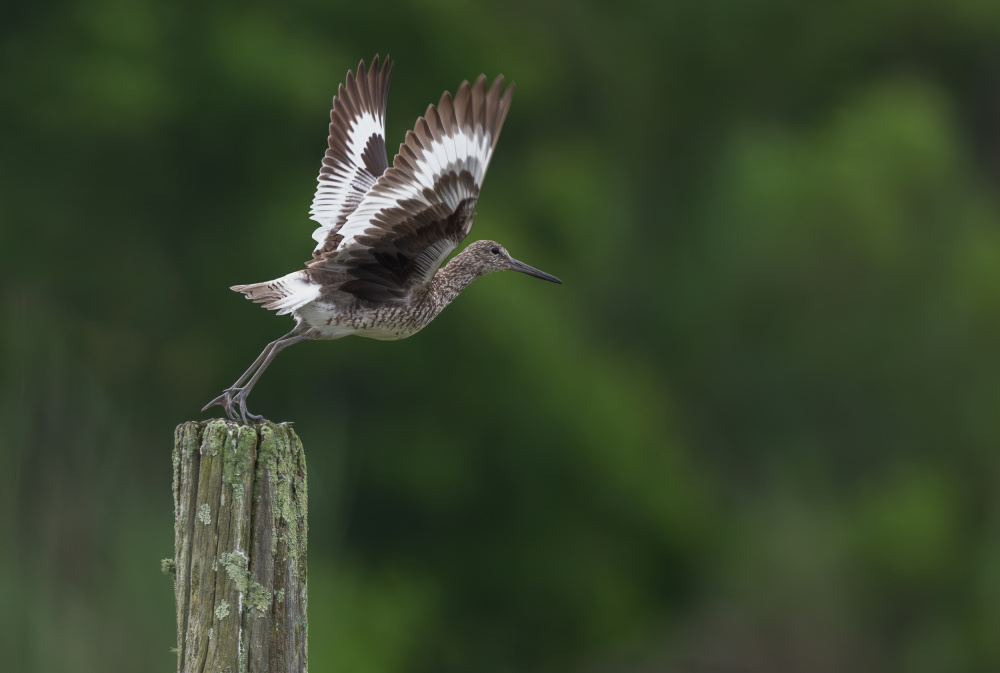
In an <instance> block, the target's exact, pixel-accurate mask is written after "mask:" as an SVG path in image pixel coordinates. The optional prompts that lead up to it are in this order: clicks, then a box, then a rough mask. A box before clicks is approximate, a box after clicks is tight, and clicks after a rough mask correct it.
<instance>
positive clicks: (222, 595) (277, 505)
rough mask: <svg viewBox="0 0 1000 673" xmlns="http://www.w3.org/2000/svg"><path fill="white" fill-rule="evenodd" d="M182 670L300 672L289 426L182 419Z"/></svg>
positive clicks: (301, 605) (298, 530)
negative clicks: (187, 421) (188, 420)
mask: <svg viewBox="0 0 1000 673" xmlns="http://www.w3.org/2000/svg"><path fill="white" fill-rule="evenodd" d="M173 461H174V559H173V563H172V564H171V563H170V562H169V560H168V561H166V562H165V565H166V567H167V569H168V570H170V571H171V573H172V574H173V576H174V593H175V596H176V599H177V670H178V672H179V673H203V672H204V673H207V672H209V671H210V672H211V673H216V672H225V673H279V672H280V673H299V672H302V673H304V672H305V670H306V654H307V645H306V634H307V622H306V533H307V526H306V462H305V454H304V453H303V450H302V443H301V442H300V441H299V438H298V437H297V436H296V435H295V432H294V431H293V430H292V429H291V427H289V426H288V425H287V424H280V425H276V424H274V423H270V422H265V423H262V424H260V425H258V426H256V427H255V426H250V425H239V424H237V423H232V422H229V421H221V420H215V421H207V422H189V423H184V424H182V425H180V426H178V427H177V430H176V433H175V441H174V454H173Z"/></svg>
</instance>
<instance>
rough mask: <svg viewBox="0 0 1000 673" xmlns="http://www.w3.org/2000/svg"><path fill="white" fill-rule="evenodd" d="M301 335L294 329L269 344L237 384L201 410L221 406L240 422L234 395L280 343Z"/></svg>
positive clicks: (299, 330)
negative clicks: (234, 406)
mask: <svg viewBox="0 0 1000 673" xmlns="http://www.w3.org/2000/svg"><path fill="white" fill-rule="evenodd" d="M301 333H302V331H301V328H299V327H296V328H295V329H293V330H292V331H291V332H289V333H288V334H286V335H285V336H283V337H281V338H280V339H275V340H274V341H272V342H271V343H269V344H268V345H267V346H266V347H265V348H264V350H263V351H261V354H260V355H258V356H257V359H256V360H254V361H253V364H252V365H250V368H249V369H247V370H246V371H245V372H243V375H242V376H240V378H238V379H237V380H236V383H234V384H233V385H231V386H229V387H228V388H226V389H225V390H223V391H222V394H221V395H219V396H218V397H216V398H215V399H214V400H212V401H211V402H209V403H208V404H206V405H205V406H204V407H202V409H201V410H202V411H207V410H208V409H209V408H211V407H214V406H215V405H217V404H218V405H219V406H221V407H222V408H223V409H225V410H226V416H228V417H229V418H230V420H233V421H238V420H239V417H238V416H237V415H236V410H235V409H234V408H233V394H234V393H238V392H239V391H240V390H241V387H240V386H242V385H243V382H244V381H246V380H247V378H249V377H250V375H251V374H253V373H254V372H255V371H256V370H257V369H258V368H259V367H260V366H261V364H262V363H263V362H264V361H265V360H266V359H267V358H268V355H270V353H271V351H272V350H273V349H274V347H275V346H277V345H278V343H279V342H281V341H283V340H284V339H288V338H289V337H293V336H297V335H299V334H301Z"/></svg>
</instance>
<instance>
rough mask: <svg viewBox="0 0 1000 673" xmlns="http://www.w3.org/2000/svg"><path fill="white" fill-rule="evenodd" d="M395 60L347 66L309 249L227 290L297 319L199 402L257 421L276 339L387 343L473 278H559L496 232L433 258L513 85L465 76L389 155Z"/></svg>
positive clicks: (416, 326)
mask: <svg viewBox="0 0 1000 673" xmlns="http://www.w3.org/2000/svg"><path fill="white" fill-rule="evenodd" d="M392 70H393V63H392V62H391V61H390V59H389V58H388V56H387V57H386V58H385V59H384V60H383V61H382V64H381V66H380V65H379V56H378V54H376V55H375V57H374V58H373V59H372V61H371V65H370V66H368V67H367V68H366V66H365V62H364V60H361V61H360V62H359V64H358V66H357V69H356V72H351V71H350V70H349V71H348V72H347V78H346V82H344V83H342V84H340V85H339V87H338V89H337V93H336V95H335V96H334V98H333V106H332V109H331V111H330V126H329V137H328V139H327V141H328V147H327V150H326V154H325V156H324V157H323V161H322V166H321V168H320V173H319V177H318V178H317V183H318V184H317V188H316V193H315V196H314V198H313V202H312V208H311V209H310V211H309V213H310V218H311V219H312V220H315V221H316V222H317V223H318V224H319V226H318V227H317V228H316V230H315V231H314V232H313V236H312V237H313V239H314V240H315V242H316V246H315V248H314V249H313V252H312V259H310V260H309V261H307V262H305V266H304V268H302V269H299V270H298V271H294V272H292V273H289V274H287V275H285V276H282V277H281V278H277V279H275V280H270V281H265V282H261V283H253V284H249V285H234V286H232V287H231V288H230V289H232V290H234V291H236V292H239V293H242V294H243V295H245V296H246V298H247V299H250V300H252V301H254V302H256V303H258V304H262V305H263V307H264V308H266V309H270V310H273V311H275V312H276V313H277V314H278V315H289V314H290V315H291V316H292V317H293V318H294V319H295V328H294V329H292V331H290V332H289V333H288V334H286V335H284V336H282V337H281V338H279V339H276V340H275V341H272V342H271V343H269V344H268V345H267V346H266V347H265V348H264V350H263V351H262V352H261V354H260V355H259V356H258V357H257V359H256V360H255V361H254V362H253V364H252V365H250V368H249V369H247V370H246V372H244V373H243V375H242V376H240V378H239V379H237V381H236V382H235V383H234V384H233V385H231V386H230V387H228V388H226V389H225V390H224V391H223V392H222V394H221V395H219V396H218V397H216V398H215V399H213V400H212V401H211V402H209V403H208V404H206V405H205V406H204V407H203V408H202V411H207V410H208V409H209V408H211V407H213V406H216V405H220V406H222V407H223V409H224V410H225V412H226V415H227V416H228V417H229V418H230V419H231V420H233V421H239V420H241V419H242V421H243V422H244V423H247V424H249V423H250V422H251V421H262V420H263V416H260V415H256V414H252V413H250V412H249V411H248V410H247V397H248V396H249V394H250V391H251V390H252V389H253V387H254V385H255V384H256V383H257V381H258V380H259V379H260V376H261V374H262V373H263V372H264V370H265V369H267V367H268V365H270V364H271V362H272V361H273V360H274V358H275V356H276V355H277V354H278V353H280V352H281V351H283V350H284V349H285V348H288V347H289V346H292V345H294V344H297V343H301V342H303V341H308V340H315V339H339V338H341V337H345V336H349V335H352V334H353V335H357V336H361V337H368V338H370V339H379V340H386V341H392V340H396V339H403V338H405V337H408V336H411V335H413V334H415V333H417V332H419V331H420V330H421V329H422V328H424V327H426V326H427V324H428V323H430V322H431V321H432V320H433V319H434V318H435V317H437V315H438V314H439V313H440V312H441V311H442V309H444V308H445V307H446V306H448V304H450V303H451V302H452V301H454V300H455V298H456V297H458V295H459V294H460V293H461V292H462V291H463V290H464V289H465V288H467V287H468V286H469V285H470V284H471V283H472V282H473V281H474V280H476V279H477V278H479V277H480V276H485V275H487V274H490V273H494V272H498V271H519V272H521V273H524V274H527V275H529V276H533V277H535V278H540V279H542V280H546V281H550V282H552V283H559V284H562V281H561V280H559V279H558V278H556V277H555V276H552V275H550V274H547V273H545V272H543V271H539V270H538V269H536V268H534V267H531V266H528V265H527V264H525V263H523V262H520V261H518V260H516V259H514V258H513V257H511V256H510V254H509V253H508V252H507V249H506V248H505V247H504V246H502V245H501V244H499V243H497V242H496V241H492V240H480V241H475V242H473V243H470V244H469V245H468V246H466V247H465V249H464V250H462V251H461V252H460V253H458V254H457V255H455V256H454V257H453V258H452V259H451V260H450V261H449V262H448V263H447V264H446V265H445V266H443V267H442V266H441V264H442V263H443V262H444V261H445V260H446V259H447V258H448V256H449V255H450V254H451V253H452V252H453V251H454V250H456V249H457V248H458V246H459V245H460V244H461V243H462V242H463V241H464V239H465V238H466V236H467V235H468V234H469V231H470V229H471V228H472V224H473V222H474V221H475V218H476V212H475V205H476V200H477V199H478V197H479V192H480V189H481V188H482V184H483V178H484V176H485V175H486V169H487V167H488V166H489V163H490V159H491V158H492V156H493V151H494V149H495V148H496V145H497V139H498V138H499V136H500V130H501V128H502V127H503V123H504V120H505V119H506V117H507V111H508V110H509V108H510V103H511V98H512V96H513V94H514V83H513V82H511V83H510V84H509V85H508V86H506V88H505V86H504V84H505V81H504V77H503V75H502V74H501V75H498V76H497V77H496V78H495V79H494V80H493V82H492V83H491V84H490V85H489V86H487V83H486V76H485V75H480V76H479V77H478V78H477V79H476V80H475V82H473V83H472V84H470V83H469V82H468V81H464V82H462V83H461V84H460V85H459V87H458V89H457V90H456V93H455V95H454V96H452V95H451V94H450V93H449V92H447V91H445V92H444V94H443V95H442V96H441V99H440V101H439V102H438V104H437V105H429V106H428V107H427V110H426V112H425V113H424V115H423V116H422V117H420V118H418V119H417V121H416V123H415V124H414V127H413V129H412V130H410V131H408V132H407V133H406V136H405V140H404V141H403V143H402V144H401V145H400V146H399V152H398V153H397V154H396V156H395V157H394V158H393V161H392V165H391V166H390V165H389V162H388V157H387V154H386V146H385V109H386V99H387V96H388V91H389V81H390V79H391V78H392Z"/></svg>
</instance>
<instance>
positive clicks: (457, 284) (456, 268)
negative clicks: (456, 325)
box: [428, 251, 480, 308]
mask: <svg viewBox="0 0 1000 673" xmlns="http://www.w3.org/2000/svg"><path fill="white" fill-rule="evenodd" d="M479 275H480V274H479V271H478V270H477V269H476V267H475V264H474V260H473V259H472V256H471V255H468V256H467V255H466V254H465V252H464V251H463V252H462V253H460V254H458V255H456V256H455V257H454V258H453V259H452V260H451V261H450V262H448V263H447V264H446V265H445V266H444V267H442V268H441V269H439V270H438V272H437V273H436V274H434V279H433V280H432V281H431V287H430V292H429V293H428V295H430V296H431V297H432V298H433V300H434V301H435V303H438V304H439V305H440V307H441V308H444V307H445V306H447V305H448V304H450V303H451V302H452V301H454V300H455V297H457V296H458V295H460V294H461V293H462V290H464V289H465V288H467V287H469V285H470V284H472V281H474V280H475V279H476V278H478V277H479Z"/></svg>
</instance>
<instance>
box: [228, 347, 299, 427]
mask: <svg viewBox="0 0 1000 673" xmlns="http://www.w3.org/2000/svg"><path fill="white" fill-rule="evenodd" d="M308 340H309V337H307V336H302V335H301V334H296V335H295V336H291V335H288V336H285V337H282V338H281V339H278V340H277V341H275V342H274V343H272V344H270V345H269V346H268V347H267V348H266V349H265V352H264V353H262V354H261V356H262V357H263V358H264V359H263V361H262V362H261V364H260V367H258V368H257V371H256V372H254V374H253V376H251V377H250V380H249V381H247V382H246V383H245V384H244V385H243V386H241V387H239V388H236V387H235V386H234V387H233V388H232V389H231V390H234V391H238V392H237V393H236V395H235V396H234V397H232V398H231V399H230V400H229V402H230V405H231V404H232V403H233V402H237V403H239V406H240V417H241V418H242V419H243V422H244V423H249V422H250V421H248V420H247V419H248V418H250V419H253V420H255V421H260V420H263V419H264V417H263V416H258V415H256V414H251V413H250V412H249V411H247V396H248V395H250V391H251V390H252V389H253V387H254V384H255V383H257V379H259V378H260V375H261V374H263V373H264V370H265V369H267V366H268V365H269V364H271V360H273V359H274V356H276V355H277V354H278V353H280V352H281V351H283V350H284V349H286V348H288V347H289V346H291V345H292V344H297V343H299V342H301V341H308ZM234 413H235V412H234ZM233 420H235V419H233Z"/></svg>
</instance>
